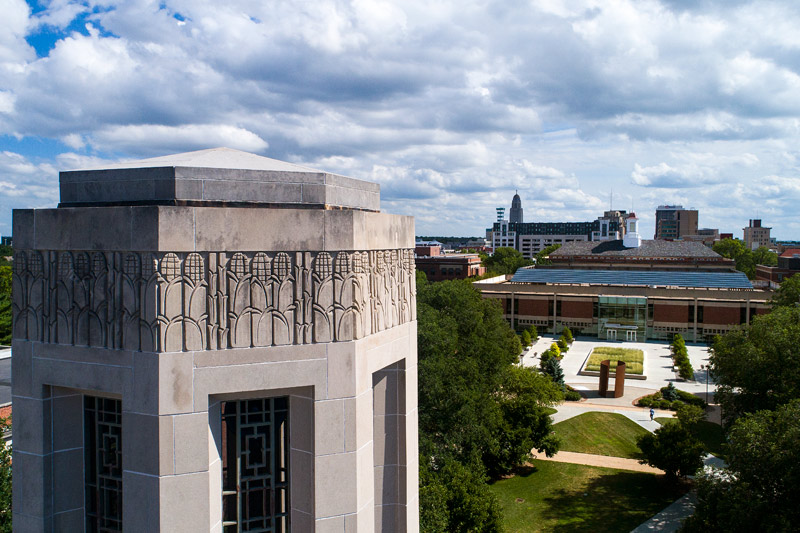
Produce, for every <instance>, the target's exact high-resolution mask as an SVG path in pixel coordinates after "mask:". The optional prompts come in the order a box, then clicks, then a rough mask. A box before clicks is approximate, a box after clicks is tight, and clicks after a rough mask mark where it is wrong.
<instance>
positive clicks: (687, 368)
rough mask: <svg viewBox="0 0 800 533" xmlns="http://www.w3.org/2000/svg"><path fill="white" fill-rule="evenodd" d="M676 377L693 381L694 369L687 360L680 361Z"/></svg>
mask: <svg viewBox="0 0 800 533" xmlns="http://www.w3.org/2000/svg"><path fill="white" fill-rule="evenodd" d="M678 375H679V376H680V377H681V378H683V379H694V369H693V368H692V364H691V363H690V362H689V360H688V359H686V360H684V361H681V363H680V366H678Z"/></svg>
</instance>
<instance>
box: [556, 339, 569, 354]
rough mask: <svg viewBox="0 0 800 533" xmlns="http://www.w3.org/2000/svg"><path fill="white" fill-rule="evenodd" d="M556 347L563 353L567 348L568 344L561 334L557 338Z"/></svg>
mask: <svg viewBox="0 0 800 533" xmlns="http://www.w3.org/2000/svg"><path fill="white" fill-rule="evenodd" d="M558 348H559V349H560V350H561V351H562V352H564V353H566V352H567V351H568V350H569V344H568V343H567V339H565V338H564V336H563V335H562V336H561V337H559V339H558Z"/></svg>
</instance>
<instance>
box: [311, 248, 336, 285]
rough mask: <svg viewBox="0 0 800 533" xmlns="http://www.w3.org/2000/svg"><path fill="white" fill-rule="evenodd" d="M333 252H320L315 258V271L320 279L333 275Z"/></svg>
mask: <svg viewBox="0 0 800 533" xmlns="http://www.w3.org/2000/svg"><path fill="white" fill-rule="evenodd" d="M331 269H332V267H331V254H329V253H327V252H320V253H319V254H317V257H316V259H314V271H315V272H316V274H317V276H319V277H320V279H325V278H327V277H328V276H330V275H331Z"/></svg>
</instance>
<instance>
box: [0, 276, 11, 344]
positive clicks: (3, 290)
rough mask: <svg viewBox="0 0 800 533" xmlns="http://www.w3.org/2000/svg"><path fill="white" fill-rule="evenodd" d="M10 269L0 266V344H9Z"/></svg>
mask: <svg viewBox="0 0 800 533" xmlns="http://www.w3.org/2000/svg"><path fill="white" fill-rule="evenodd" d="M11 315H12V310H11V267H10V266H0V344H6V345H8V344H11V320H12V317H11Z"/></svg>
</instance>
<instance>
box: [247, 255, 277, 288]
mask: <svg viewBox="0 0 800 533" xmlns="http://www.w3.org/2000/svg"><path fill="white" fill-rule="evenodd" d="M269 261H270V260H269V257H267V254H265V253H264V252H258V253H257V254H256V256H255V257H254V258H253V261H252V262H251V263H250V273H251V274H252V275H253V277H255V278H256V279H257V280H258V281H260V282H261V283H266V282H267V280H268V279H269V277H270V276H271V275H272V268H271V265H270V264H269Z"/></svg>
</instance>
